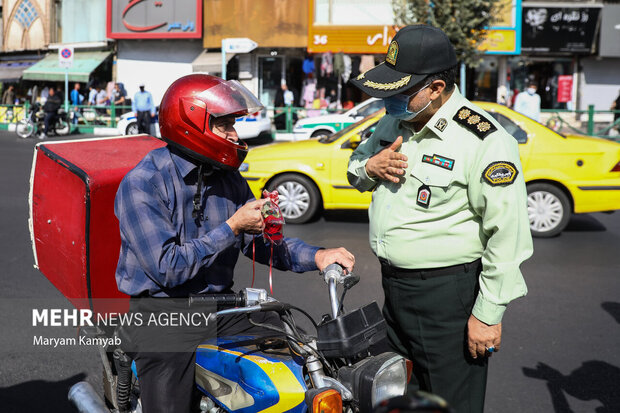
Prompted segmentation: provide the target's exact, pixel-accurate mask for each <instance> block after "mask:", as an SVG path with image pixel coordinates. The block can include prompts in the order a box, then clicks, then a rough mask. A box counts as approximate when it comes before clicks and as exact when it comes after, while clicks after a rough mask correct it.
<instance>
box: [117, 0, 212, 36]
mask: <svg viewBox="0 0 620 413" xmlns="http://www.w3.org/2000/svg"><path fill="white" fill-rule="evenodd" d="M107 1H108V7H107V37H109V38H111V39H179V38H186V39H187V38H191V39H199V38H201V37H202V0H175V1H164V0H159V1H146V0H129V1H127V0H107Z"/></svg>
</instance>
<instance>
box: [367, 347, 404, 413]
mask: <svg viewBox="0 0 620 413" xmlns="http://www.w3.org/2000/svg"><path fill="white" fill-rule="evenodd" d="M406 391H407V365H406V363H405V359H404V358H402V357H401V356H396V357H393V358H391V359H390V360H387V361H386V362H385V363H383V365H382V366H381V368H380V369H379V371H378V372H377V374H376V375H375V378H374V380H373V382H372V391H371V393H370V394H371V404H372V406H373V407H374V406H376V405H377V404H379V403H380V402H382V401H383V400H386V399H389V398H390V397H394V396H402V395H404V394H405V392H406Z"/></svg>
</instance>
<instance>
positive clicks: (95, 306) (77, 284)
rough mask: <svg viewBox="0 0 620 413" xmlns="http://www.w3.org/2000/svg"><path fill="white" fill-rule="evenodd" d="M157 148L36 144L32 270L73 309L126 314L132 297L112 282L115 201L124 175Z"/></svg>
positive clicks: (136, 139) (150, 141)
mask: <svg viewBox="0 0 620 413" xmlns="http://www.w3.org/2000/svg"><path fill="white" fill-rule="evenodd" d="M162 146H165V143H164V142H162V141H160V140H159V139H156V138H153V137H150V136H146V135H139V136H123V137H118V138H103V139H88V140H79V141H63V142H49V143H48V142H45V143H40V144H38V145H37V146H36V148H35V152H34V160H33V162H32V173H31V177H30V220H29V224H30V235H31V238H32V248H33V253H34V260H35V267H37V268H39V270H40V271H41V272H42V273H43V274H44V275H45V276H46V277H47V278H48V279H49V280H50V281H51V282H52V284H54V286H55V287H56V288H58V290H59V291H60V292H61V293H62V294H63V295H64V296H65V297H67V298H68V299H69V300H70V301H71V302H72V303H73V305H75V307H76V308H80V309H81V308H89V309H91V310H93V312H95V313H102V312H108V311H126V310H127V308H128V298H129V297H128V296H127V295H125V294H123V293H121V292H119V291H118V289H117V287H116V280H115V278H114V273H115V271H116V264H117V262H118V255H119V252H120V245H121V240H120V235H119V229H118V220H117V219H116V216H115V215H114V197H115V196H116V191H117V189H118V185H119V184H120V182H121V179H123V177H124V176H125V174H127V172H128V171H129V170H130V169H132V168H133V167H134V166H136V165H137V164H138V162H139V161H140V160H141V159H142V158H143V157H144V155H146V154H147V153H148V152H150V151H151V150H153V149H155V148H159V147H162ZM106 299H114V300H106ZM119 299H120V300H119Z"/></svg>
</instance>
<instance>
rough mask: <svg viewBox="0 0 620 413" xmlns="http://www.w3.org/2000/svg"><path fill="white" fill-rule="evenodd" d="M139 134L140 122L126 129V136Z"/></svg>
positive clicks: (131, 124)
mask: <svg viewBox="0 0 620 413" xmlns="http://www.w3.org/2000/svg"><path fill="white" fill-rule="evenodd" d="M138 132H139V130H138V122H131V123H130V124H129V125H127V129H125V135H137V134H138Z"/></svg>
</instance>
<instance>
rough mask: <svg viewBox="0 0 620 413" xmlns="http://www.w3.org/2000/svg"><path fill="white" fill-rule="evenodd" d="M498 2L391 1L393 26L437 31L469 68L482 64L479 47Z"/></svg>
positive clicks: (503, 2)
mask: <svg viewBox="0 0 620 413" xmlns="http://www.w3.org/2000/svg"><path fill="white" fill-rule="evenodd" d="M506 3H508V2H506V1H502V0H392V8H393V10H394V16H395V19H396V24H399V25H401V24H402V25H407V24H416V23H424V24H430V25H431V26H435V27H439V28H441V29H442V30H443V31H444V32H445V33H446V34H447V35H448V37H449V38H450V41H452V44H453V45H454V48H455V49H456V56H457V59H458V60H459V61H460V62H463V63H465V64H466V65H467V66H469V67H476V66H478V65H479V64H480V62H481V61H482V53H483V52H482V51H481V50H480V49H479V47H480V44H481V43H482V42H483V40H484V39H485V37H486V30H485V28H488V27H489V26H491V25H492V23H493V16H494V15H496V13H497V11H498V10H499V9H500V8H501V7H505V6H504V5H506Z"/></svg>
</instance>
